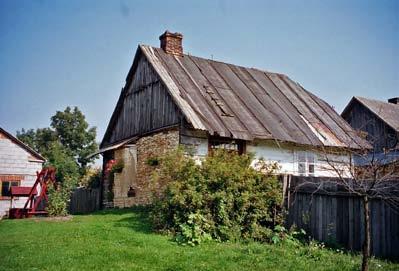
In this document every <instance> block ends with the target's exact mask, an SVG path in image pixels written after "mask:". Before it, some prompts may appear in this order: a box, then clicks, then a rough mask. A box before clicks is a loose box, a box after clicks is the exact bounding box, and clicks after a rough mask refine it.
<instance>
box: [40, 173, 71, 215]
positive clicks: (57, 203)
mask: <svg viewBox="0 0 399 271" xmlns="http://www.w3.org/2000/svg"><path fill="white" fill-rule="evenodd" d="M76 183H77V181H76V179H74V178H71V177H66V178H65V179H64V181H63V182H62V183H60V182H59V183H57V184H56V185H50V186H49V188H48V202H47V207H46V210H47V212H48V215H49V216H66V215H68V202H69V200H70V198H71V193H72V191H73V189H74V188H75V187H76Z"/></svg>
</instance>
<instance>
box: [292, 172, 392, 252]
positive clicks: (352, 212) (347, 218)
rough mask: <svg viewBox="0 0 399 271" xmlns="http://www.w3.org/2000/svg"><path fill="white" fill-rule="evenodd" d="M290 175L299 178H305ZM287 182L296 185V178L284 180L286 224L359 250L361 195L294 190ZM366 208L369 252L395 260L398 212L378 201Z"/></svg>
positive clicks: (332, 242) (318, 238) (316, 237)
mask: <svg viewBox="0 0 399 271" xmlns="http://www.w3.org/2000/svg"><path fill="white" fill-rule="evenodd" d="M292 178H294V179H295V178H297V179H302V181H303V179H304V178H305V177H295V176H293V177H292ZM320 181H323V180H322V179H320ZM289 183H296V184H297V183H298V180H296V181H294V182H288V186H287V187H286V195H287V197H286V204H287V206H288V217H287V224H288V226H291V225H292V224H295V225H297V226H298V227H299V228H302V229H304V230H305V231H306V232H307V233H308V234H309V235H310V236H312V237H313V238H315V239H316V240H319V241H322V242H325V243H330V244H340V245H341V246H344V247H345V248H347V249H350V250H357V251H360V250H361V247H362V243H363V240H364V226H363V225H364V224H363V219H364V214H363V203H362V199H361V198H359V197H357V196H354V195H351V194H344V193H338V192H337V193H335V194H330V193H322V192H319V191H313V192H310V191H301V190H299V191H298V190H295V187H292V186H291V187H290V185H289ZM294 186H295V185H294ZM294 191H295V193H294ZM370 211H371V217H370V219H371V231H372V235H371V236H372V238H371V239H372V242H371V250H372V253H373V254H374V255H375V256H379V257H384V258H393V259H399V213H398V212H397V210H393V209H392V208H391V207H390V206H389V205H388V204H387V203H385V202H384V201H382V200H372V201H371V204H370Z"/></svg>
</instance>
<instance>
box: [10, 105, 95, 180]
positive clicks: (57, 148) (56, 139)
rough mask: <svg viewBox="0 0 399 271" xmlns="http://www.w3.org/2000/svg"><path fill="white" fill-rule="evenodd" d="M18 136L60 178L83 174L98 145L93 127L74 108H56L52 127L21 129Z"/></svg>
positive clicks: (92, 159)
mask: <svg viewBox="0 0 399 271" xmlns="http://www.w3.org/2000/svg"><path fill="white" fill-rule="evenodd" d="M17 137H18V139H20V140H21V141H23V142H24V143H26V144H27V145H29V146H30V147H32V148H33V149H34V150H36V151H38V152H39V153H41V154H42V155H43V156H44V157H45V158H46V159H47V161H48V163H49V164H51V165H53V166H55V167H56V168H57V177H58V178H61V179H59V180H62V179H64V178H65V177H67V176H68V177H76V176H79V175H83V174H84V173H85V171H86V167H87V165H88V164H89V163H91V162H93V161H94V159H95V158H96V157H92V158H89V159H88V158H87V156H88V155H89V154H91V153H93V152H95V151H96V150H97V148H98V145H97V143H96V141H95V139H96V128H95V127H89V124H88V123H87V121H86V119H85V116H84V114H83V113H82V112H81V111H80V110H79V109H78V108H77V107H74V108H73V109H71V108H70V107H69V106H68V107H66V109H65V110H64V111H57V112H56V114H55V115H54V116H52V117H51V128H50V127H48V128H39V129H36V131H35V130H33V129H28V130H25V129H22V130H21V131H18V132H17Z"/></svg>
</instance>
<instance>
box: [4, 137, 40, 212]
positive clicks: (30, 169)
mask: <svg viewBox="0 0 399 271" xmlns="http://www.w3.org/2000/svg"><path fill="white" fill-rule="evenodd" d="M41 169H42V162H41V161H37V160H35V159H34V158H33V157H32V155H31V154H30V153H29V152H28V151H26V150H25V149H24V148H22V147H21V146H19V145H18V144H15V143H14V142H13V141H11V140H10V139H8V138H0V175H20V176H21V182H20V186H27V187H32V186H33V185H34V183H35V181H36V171H40V170H41ZM26 200H27V198H26V197H19V198H18V199H17V200H13V205H12V207H14V208H22V207H23V206H24V204H25V202H26ZM10 203H11V200H9V199H4V200H0V217H2V216H4V215H5V214H6V212H8V210H9V208H10Z"/></svg>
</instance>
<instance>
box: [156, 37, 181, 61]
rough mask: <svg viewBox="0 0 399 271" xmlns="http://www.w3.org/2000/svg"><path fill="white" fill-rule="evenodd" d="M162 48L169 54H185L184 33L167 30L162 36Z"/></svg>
mask: <svg viewBox="0 0 399 271" xmlns="http://www.w3.org/2000/svg"><path fill="white" fill-rule="evenodd" d="M159 40H160V41H161V48H162V49H163V50H164V51H165V52H166V53H168V54H172V55H177V56H182V55H183V45H182V41H183V35H182V34H180V33H171V32H169V31H165V33H163V34H162V35H161V36H160V37H159Z"/></svg>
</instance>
